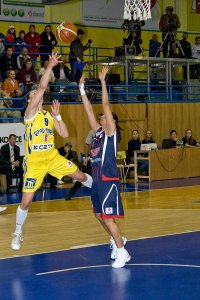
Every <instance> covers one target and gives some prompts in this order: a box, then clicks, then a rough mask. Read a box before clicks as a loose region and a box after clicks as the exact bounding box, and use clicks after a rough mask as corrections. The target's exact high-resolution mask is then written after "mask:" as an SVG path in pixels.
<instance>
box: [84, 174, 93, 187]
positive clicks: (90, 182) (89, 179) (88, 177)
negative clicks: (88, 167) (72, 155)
mask: <svg viewBox="0 0 200 300" xmlns="http://www.w3.org/2000/svg"><path fill="white" fill-rule="evenodd" d="M84 174H85V175H86V176H87V180H86V181H82V184H83V185H85V186H87V187H89V188H91V187H92V182H93V180H92V176H90V175H89V174H87V173H84Z"/></svg>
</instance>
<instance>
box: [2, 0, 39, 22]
mask: <svg viewBox="0 0 200 300" xmlns="http://www.w3.org/2000/svg"><path fill="white" fill-rule="evenodd" d="M42 2H43V1H42V0H26V1H25V0H24V1H20V0H0V20H5V21H10V20H12V21H22V22H27V21H28V22H30V23H31V22H44V5H43V4H42Z"/></svg>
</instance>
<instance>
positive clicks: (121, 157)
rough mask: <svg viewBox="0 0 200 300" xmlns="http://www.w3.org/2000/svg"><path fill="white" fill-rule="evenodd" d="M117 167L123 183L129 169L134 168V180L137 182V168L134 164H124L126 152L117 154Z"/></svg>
mask: <svg viewBox="0 0 200 300" xmlns="http://www.w3.org/2000/svg"><path fill="white" fill-rule="evenodd" d="M116 159H117V167H118V168H119V171H120V176H121V180H122V182H123V183H125V182H126V178H127V175H128V173H129V171H130V168H134V178H135V181H136V182H137V166H136V164H134V163H130V164H127V163H126V151H119V152H117V157H116Z"/></svg>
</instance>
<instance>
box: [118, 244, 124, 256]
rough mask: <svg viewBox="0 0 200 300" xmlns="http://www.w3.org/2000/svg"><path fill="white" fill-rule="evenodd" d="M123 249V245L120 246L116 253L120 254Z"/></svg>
mask: <svg viewBox="0 0 200 300" xmlns="http://www.w3.org/2000/svg"><path fill="white" fill-rule="evenodd" d="M123 251H124V246H123V247H121V248H117V254H121V253H122V252H123Z"/></svg>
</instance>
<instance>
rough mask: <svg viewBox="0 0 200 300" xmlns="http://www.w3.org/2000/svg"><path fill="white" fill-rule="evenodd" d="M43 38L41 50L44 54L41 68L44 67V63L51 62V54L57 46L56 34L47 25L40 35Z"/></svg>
mask: <svg viewBox="0 0 200 300" xmlns="http://www.w3.org/2000/svg"><path fill="white" fill-rule="evenodd" d="M40 38H41V44H42V47H41V50H40V52H42V53H43V54H40V58H41V66H44V62H45V61H46V60H49V54H51V53H52V50H53V48H54V47H55V46H56V45H57V40H56V37H55V34H54V33H53V32H52V31H51V26H50V25H46V26H45V29H44V31H43V32H42V33H41V35H40Z"/></svg>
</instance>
